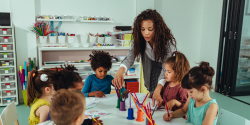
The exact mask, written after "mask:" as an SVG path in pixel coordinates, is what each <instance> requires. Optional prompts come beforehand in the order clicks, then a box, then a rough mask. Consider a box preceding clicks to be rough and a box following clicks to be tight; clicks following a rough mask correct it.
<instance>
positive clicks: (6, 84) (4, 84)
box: [2, 82, 15, 89]
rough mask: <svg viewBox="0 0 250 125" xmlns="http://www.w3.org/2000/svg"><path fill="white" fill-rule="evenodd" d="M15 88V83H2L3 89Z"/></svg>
mask: <svg viewBox="0 0 250 125" xmlns="http://www.w3.org/2000/svg"><path fill="white" fill-rule="evenodd" d="M11 88H15V83H13V82H12V83H2V89H11Z"/></svg>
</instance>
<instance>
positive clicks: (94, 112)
mask: <svg viewBox="0 0 250 125" xmlns="http://www.w3.org/2000/svg"><path fill="white" fill-rule="evenodd" d="M108 114H110V113H109V112H106V111H105V110H102V109H99V108H97V107H92V108H90V109H87V110H86V111H85V116H88V117H89V118H91V117H99V116H104V115H108Z"/></svg>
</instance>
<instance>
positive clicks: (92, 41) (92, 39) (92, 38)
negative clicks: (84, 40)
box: [89, 35, 96, 43]
mask: <svg viewBox="0 0 250 125" xmlns="http://www.w3.org/2000/svg"><path fill="white" fill-rule="evenodd" d="M89 42H90V43H95V42H96V37H95V36H91V35H89Z"/></svg>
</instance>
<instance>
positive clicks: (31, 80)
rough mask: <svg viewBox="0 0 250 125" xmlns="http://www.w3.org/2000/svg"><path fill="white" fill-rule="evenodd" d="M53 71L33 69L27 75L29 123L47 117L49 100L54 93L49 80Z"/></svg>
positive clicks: (31, 124)
mask: <svg viewBox="0 0 250 125" xmlns="http://www.w3.org/2000/svg"><path fill="white" fill-rule="evenodd" d="M54 73H55V71H53V70H51V69H45V70H40V71H37V70H35V69H33V70H32V71H31V72H30V74H29V76H28V85H27V96H28V105H29V107H31V110H30V117H29V125H35V124H38V123H42V122H44V121H46V119H47V116H48V112H49V106H50V100H51V97H52V95H53V94H54V93H55V90H54V87H53V82H51V78H52V77H53V75H54Z"/></svg>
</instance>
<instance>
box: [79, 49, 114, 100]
mask: <svg viewBox="0 0 250 125" xmlns="http://www.w3.org/2000/svg"><path fill="white" fill-rule="evenodd" d="M92 53H93V55H91V54H90V55H89V56H90V60H91V63H90V64H91V68H92V69H93V71H94V72H95V73H96V74H93V75H90V76H88V77H87V79H86V81H85V83H84V86H83V89H82V92H83V93H84V95H85V97H92V96H96V97H103V96H105V94H110V91H111V85H112V83H111V81H112V80H113V79H114V78H113V77H112V76H111V75H107V72H108V71H109V70H110V68H111V66H112V62H111V59H112V56H110V55H109V53H108V52H104V51H92ZM98 89H99V90H100V91H98Z"/></svg>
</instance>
